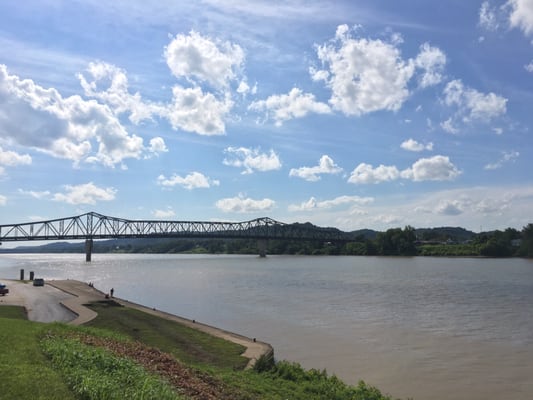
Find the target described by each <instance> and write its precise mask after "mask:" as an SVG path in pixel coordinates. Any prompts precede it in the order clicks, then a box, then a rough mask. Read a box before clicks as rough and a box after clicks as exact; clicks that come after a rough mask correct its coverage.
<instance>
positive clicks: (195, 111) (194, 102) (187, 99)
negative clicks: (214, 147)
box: [166, 85, 233, 136]
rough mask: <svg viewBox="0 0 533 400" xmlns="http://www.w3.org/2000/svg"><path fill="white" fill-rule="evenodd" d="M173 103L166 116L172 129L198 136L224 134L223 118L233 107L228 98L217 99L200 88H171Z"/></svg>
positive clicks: (177, 86) (178, 86)
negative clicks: (193, 133)
mask: <svg viewBox="0 0 533 400" xmlns="http://www.w3.org/2000/svg"><path fill="white" fill-rule="evenodd" d="M172 94H173V102H172V104H170V105H169V108H168V113H167V114H166V116H167V118H168V120H169V121H170V124H171V125H172V128H174V129H183V130H185V131H188V132H195V133H198V134H200V135H207V136H211V135H221V134H224V133H225V130H226V127H225V117H226V116H227V115H228V113H229V112H230V110H231V108H232V107H233V101H232V100H231V97H230V96H225V97H224V98H223V99H218V98H217V97H215V95H213V94H212V93H210V92H204V91H203V90H202V88H200V87H193V88H184V87H182V86H180V85H176V86H174V87H173V88H172Z"/></svg>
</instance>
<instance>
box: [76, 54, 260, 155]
mask: <svg viewBox="0 0 533 400" xmlns="http://www.w3.org/2000/svg"><path fill="white" fill-rule="evenodd" d="M87 73H88V74H89V75H90V78H91V79H90V80H88V79H87V78H86V77H85V76H84V75H82V74H78V78H79V80H80V83H81V86H82V87H83V89H84V92H85V95H87V96H90V97H93V98H96V99H98V100H100V101H102V102H103V103H104V104H106V105H107V106H108V107H110V109H111V110H112V111H113V113H115V114H117V115H118V114H122V113H129V119H130V121H131V122H133V123H134V124H139V123H140V122H142V121H144V120H153V118H154V117H161V118H166V119H168V121H169V122H170V124H171V126H172V128H173V129H174V130H178V129H183V130H185V131H188V132H195V133H198V134H200V135H217V134H223V133H224V132H225V122H224V119H225V117H226V116H227V115H228V113H229V111H230V110H231V108H232V107H233V101H232V100H231V93H230V91H225V92H224V93H223V94H221V95H217V94H214V93H211V92H208V91H207V92H206V91H204V90H203V89H202V88H201V86H199V85H196V84H194V82H193V84H194V85H193V87H188V88H187V87H183V86H181V85H175V86H174V87H173V88H172V101H171V102H169V103H154V102H147V101H144V100H143V99H142V98H141V95H140V94H139V93H138V92H136V93H134V94H131V93H130V92H129V87H128V86H129V85H128V78H127V76H126V71H124V70H122V69H120V68H118V67H116V66H114V65H111V64H107V63H103V62H99V63H90V64H89V67H88V68H87ZM241 84H245V82H244V81H242V82H241ZM239 88H240V90H244V89H243V88H242V87H241V86H240V87H239ZM246 90H247V91H249V90H250V89H249V87H248V88H247V89H246ZM237 91H239V89H238V90H237ZM148 150H149V151H151V150H150V149H148Z"/></svg>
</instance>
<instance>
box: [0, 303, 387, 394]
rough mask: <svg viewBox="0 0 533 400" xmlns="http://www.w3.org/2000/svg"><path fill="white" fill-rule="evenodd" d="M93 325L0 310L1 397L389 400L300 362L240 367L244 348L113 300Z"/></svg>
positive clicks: (103, 305) (101, 307)
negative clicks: (30, 317)
mask: <svg viewBox="0 0 533 400" xmlns="http://www.w3.org/2000/svg"><path fill="white" fill-rule="evenodd" d="M92 307H93V308H94V309H95V310H97V312H98V313H99V316H98V317H97V319H96V320H94V321H92V322H91V325H92V326H91V327H73V326H67V325H64V324H41V323H32V322H29V321H26V320H23V319H22V318H24V313H23V312H21V310H20V308H16V307H3V306H2V307H0V347H1V351H0V372H1V374H2V375H1V376H2V379H0V398H13V399H40V400H49V399H67V400H68V399H95V400H96V399H123V398H128V399H134V398H139V399H141V398H142V399H228V400H229V399H232V400H255V399H257V400H259V399H266V400H269V399H271V400H280V399H294V400H298V399H302V400H303V399H305V400H314V399H316V400H319V399H320V400H324V399H338V400H344V399H346V400H387V399H389V400H390V397H388V396H384V395H382V394H381V393H380V392H379V390H377V389H375V388H372V387H370V386H368V385H366V384H364V383H361V384H360V385H358V386H349V385H346V384H344V383H343V382H342V381H340V380H339V379H337V378H336V377H334V376H329V375H328V374H327V373H326V372H325V371H316V370H310V371H306V370H304V369H303V368H301V367H300V366H299V365H298V364H293V363H289V362H278V363H276V364H275V365H273V364H269V363H258V366H259V368H258V369H257V370H247V371H245V370H243V367H244V365H245V364H246V359H243V358H242V357H240V355H239V354H240V353H242V351H243V349H242V347H240V346H237V345H235V344H233V343H229V342H226V341H224V340H221V339H217V338H213V337H211V336H209V335H207V334H203V333H201V332H198V331H196V330H193V329H189V328H185V327H183V326H182V325H180V324H178V323H175V322H172V321H167V320H164V319H161V318H158V317H155V316H152V315H149V314H146V313H143V312H140V311H137V310H133V309H130V308H127V307H118V306H116V304H114V303H97V304H94V305H93V306H92Z"/></svg>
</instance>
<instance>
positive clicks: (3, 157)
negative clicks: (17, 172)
mask: <svg viewBox="0 0 533 400" xmlns="http://www.w3.org/2000/svg"><path fill="white" fill-rule="evenodd" d="M31 162H32V159H31V156H30V155H29V154H19V153H17V152H15V151H11V150H4V149H2V147H0V175H2V174H3V173H4V170H5V169H4V166H8V167H14V166H17V165H29V164H31Z"/></svg>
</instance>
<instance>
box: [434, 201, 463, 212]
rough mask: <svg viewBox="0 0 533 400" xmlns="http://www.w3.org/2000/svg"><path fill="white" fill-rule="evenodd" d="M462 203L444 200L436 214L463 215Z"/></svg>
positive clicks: (438, 205)
mask: <svg viewBox="0 0 533 400" xmlns="http://www.w3.org/2000/svg"><path fill="white" fill-rule="evenodd" d="M462 206H463V205H462V202H461V201H458V200H444V201H441V202H440V203H439V204H437V206H436V208H435V212H436V213H437V214H442V215H459V214H462V213H463V209H462Z"/></svg>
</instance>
